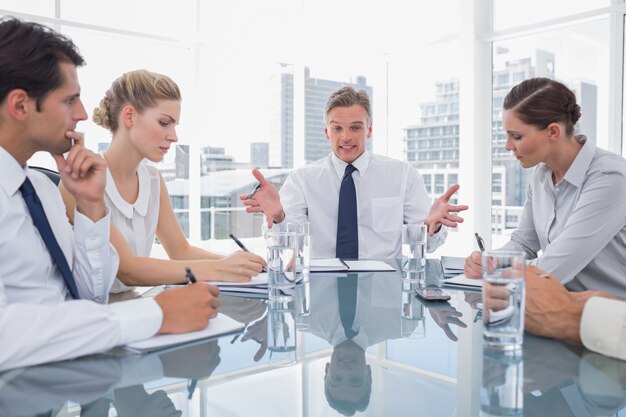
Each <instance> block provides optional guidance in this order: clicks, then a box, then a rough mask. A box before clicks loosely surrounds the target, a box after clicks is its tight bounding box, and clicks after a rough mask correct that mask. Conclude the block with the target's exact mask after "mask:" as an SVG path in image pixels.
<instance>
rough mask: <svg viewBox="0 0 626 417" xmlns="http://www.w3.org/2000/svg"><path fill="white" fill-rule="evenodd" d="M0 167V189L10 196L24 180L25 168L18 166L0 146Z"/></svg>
mask: <svg viewBox="0 0 626 417" xmlns="http://www.w3.org/2000/svg"><path fill="white" fill-rule="evenodd" d="M0 167H2V175H0V187H2V188H3V189H4V191H5V192H6V193H7V195H8V196H12V195H13V194H15V193H16V192H17V190H19V188H20V187H21V186H22V183H23V182H24V180H25V179H26V173H27V168H26V167H22V166H20V164H19V163H18V162H17V160H16V159H15V158H13V156H12V155H11V154H10V153H9V152H7V151H6V149H4V148H3V147H2V146H0Z"/></svg>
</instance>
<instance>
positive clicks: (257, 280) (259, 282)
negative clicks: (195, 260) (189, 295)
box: [207, 272, 267, 288]
mask: <svg viewBox="0 0 626 417" xmlns="http://www.w3.org/2000/svg"><path fill="white" fill-rule="evenodd" d="M207 284H211V285H215V286H216V287H220V288H228V287H259V286H265V288H267V272H261V273H260V274H259V275H257V276H256V277H252V279H251V280H250V281H244V282H224V281H207Z"/></svg>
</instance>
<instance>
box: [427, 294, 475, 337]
mask: <svg viewBox="0 0 626 417" xmlns="http://www.w3.org/2000/svg"><path fill="white" fill-rule="evenodd" d="M428 312H429V313H430V316H431V317H432V319H433V321H434V322H435V323H436V324H437V326H439V327H441V330H443V332H444V333H445V334H446V336H448V339H450V340H452V341H453V342H456V341H457V340H459V339H458V337H456V335H455V334H454V333H452V329H450V324H456V325H457V326H459V327H463V328H465V327H467V325H466V324H465V323H463V322H462V321H461V320H460V319H459V317H463V313H461V312H460V311H457V309H456V308H454V307H452V306H451V305H450V304H449V303H441V307H429V308H428Z"/></svg>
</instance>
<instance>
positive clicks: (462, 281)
mask: <svg viewBox="0 0 626 417" xmlns="http://www.w3.org/2000/svg"><path fill="white" fill-rule="evenodd" d="M442 285H444V286H450V287H465V288H474V289H478V288H482V286H483V280H482V279H473V278H468V277H466V276H465V275H463V274H461V275H457V276H456V277H452V278H446V279H444V280H443V281H442Z"/></svg>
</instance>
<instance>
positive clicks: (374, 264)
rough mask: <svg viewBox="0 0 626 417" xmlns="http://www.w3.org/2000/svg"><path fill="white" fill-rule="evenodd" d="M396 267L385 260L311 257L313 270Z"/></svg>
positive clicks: (385, 269)
mask: <svg viewBox="0 0 626 417" xmlns="http://www.w3.org/2000/svg"><path fill="white" fill-rule="evenodd" d="M395 270H396V269H395V268H394V267H392V266H391V265H389V264H387V263H385V262H383V261H374V260H367V259H365V260H358V261H348V260H343V259H339V258H317V259H311V272H336V271H353V272H378V271H381V272H384V271H390V272H392V271H395Z"/></svg>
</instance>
